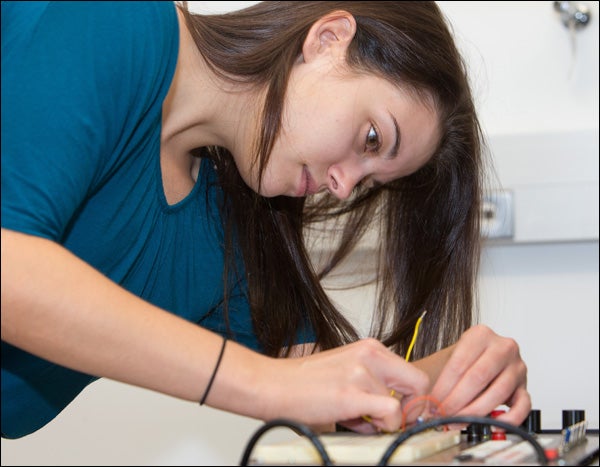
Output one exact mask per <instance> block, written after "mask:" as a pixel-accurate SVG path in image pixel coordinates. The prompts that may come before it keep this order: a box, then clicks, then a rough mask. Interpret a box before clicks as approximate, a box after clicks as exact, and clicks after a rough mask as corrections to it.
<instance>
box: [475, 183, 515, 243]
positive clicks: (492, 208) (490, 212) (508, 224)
mask: <svg viewBox="0 0 600 467" xmlns="http://www.w3.org/2000/svg"><path fill="white" fill-rule="evenodd" d="M481 236H482V237H483V238H484V239H490V240H491V239H510V238H513V236H514V205H513V193H512V191H509V190H494V191H488V192H487V193H486V194H485V195H484V197H483V205H482V216H481Z"/></svg>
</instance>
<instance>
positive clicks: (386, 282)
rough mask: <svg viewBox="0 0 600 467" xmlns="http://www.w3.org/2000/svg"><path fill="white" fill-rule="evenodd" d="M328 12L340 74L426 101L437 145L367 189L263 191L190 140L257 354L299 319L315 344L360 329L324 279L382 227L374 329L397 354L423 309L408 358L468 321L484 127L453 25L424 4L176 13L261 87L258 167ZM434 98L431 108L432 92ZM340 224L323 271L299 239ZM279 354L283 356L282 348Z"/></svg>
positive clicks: (335, 341)
mask: <svg viewBox="0 0 600 467" xmlns="http://www.w3.org/2000/svg"><path fill="white" fill-rule="evenodd" d="M335 10H345V11H348V12H349V13H351V14H352V15H353V16H354V18H355V19H356V25H357V26H356V34H355V36H354V38H353V40H352V42H351V43H350V45H349V47H348V51H347V63H348V65H349V66H350V69H351V70H353V71H356V72H360V73H365V72H366V73H373V74H376V75H378V76H381V77H384V78H385V79H387V80H388V81H390V82H391V83H393V84H395V85H397V86H398V87H401V88H402V89H405V90H409V91H411V92H414V93H415V94H416V95H417V96H420V97H421V99H422V101H423V102H424V103H428V104H429V105H434V107H435V110H436V111H437V114H438V116H439V121H440V128H441V135H442V136H441V141H440V143H439V146H438V148H437V150H436V151H435V154H434V155H433V157H432V158H431V160H430V161H429V162H428V163H427V164H426V165H425V166H424V167H423V168H421V169H420V170H418V171H417V172H416V173H414V174H412V175H410V176H407V177H404V178H402V179H399V180H396V181H394V182H391V183H388V184H386V185H384V186H381V187H377V188H365V187H362V186H358V187H356V189H355V190H354V192H353V196H352V197H351V198H350V199H349V200H346V201H343V202H342V201H339V200H336V199H335V198H333V197H332V196H319V197H314V198H313V199H309V200H304V199H300V198H288V197H275V198H264V197H261V196H259V195H258V194H256V193H255V192H254V191H253V190H251V189H250V188H248V187H247V186H246V185H245V184H244V182H243V180H242V179H241V177H240V175H239V173H238V171H237V170H236V167H235V164H234V163H233V158H232V157H231V154H229V153H228V152H227V151H226V150H224V149H223V148H217V147H212V148H200V149H199V150H198V154H199V155H200V156H204V157H210V158H212V159H213V161H214V162H215V164H216V166H217V168H218V173H219V179H220V183H221V185H222V188H223V192H224V193H225V195H226V203H224V205H223V219H224V222H225V232H226V233H227V238H228V239H227V242H226V255H227V257H228V258H230V259H229V260H228V261H227V265H228V267H227V268H226V270H225V277H230V274H231V271H232V270H235V261H234V259H233V257H234V252H235V250H236V248H238V247H239V248H240V251H241V254H242V256H243V259H244V272H245V279H246V280H247V282H248V292H249V299H250V305H251V309H252V317H253V323H254V330H255V332H256V334H257V336H258V339H259V341H260V342H261V344H262V345H263V346H264V351H265V352H266V353H268V354H270V355H278V354H280V353H281V352H282V349H284V348H285V347H286V346H288V345H290V344H292V343H293V342H294V339H295V337H296V336H299V335H300V334H301V333H302V332H303V328H302V325H303V323H305V322H308V323H309V324H310V325H311V326H312V328H313V330H314V333H315V336H316V344H317V345H318V346H319V347H320V348H322V349H327V348H331V347H335V346H338V345H340V344H343V343H346V342H350V341H352V340H355V339H357V338H358V333H357V332H356V330H355V329H354V327H353V326H352V325H351V323H349V322H348V321H347V320H346V319H345V318H344V316H343V314H341V313H340V312H339V311H338V310H337V309H336V307H335V306H334V305H333V304H332V303H331V302H330V300H329V298H328V296H327V294H326V293H325V292H324V291H323V288H322V287H321V281H322V279H323V278H324V277H325V276H326V275H327V274H328V273H329V272H331V271H332V270H333V269H334V268H335V267H336V265H338V264H339V263H340V262H341V261H342V260H343V259H344V258H346V257H347V255H348V254H349V253H350V252H351V251H352V249H353V247H354V246H355V245H356V241H357V239H358V238H360V235H361V234H362V233H364V232H365V231H366V230H367V227H368V226H369V225H371V224H373V222H374V220H376V222H378V223H379V232H380V236H379V239H380V242H379V263H378V266H377V277H376V281H377V290H378V305H377V306H376V314H375V318H374V320H373V324H374V326H373V328H372V329H371V335H373V336H376V337H378V338H380V339H381V340H382V341H384V343H385V344H386V345H389V346H391V347H392V348H393V349H394V350H395V351H397V352H398V353H402V352H405V351H406V349H407V347H408V344H409V342H410V340H411V336H412V332H413V329H414V326H415V323H416V321H417V319H418V317H419V316H420V315H421V313H422V311H423V310H427V318H426V321H424V325H423V326H422V327H421V331H420V338H419V342H418V344H417V346H416V347H415V349H414V355H415V356H416V357H421V356H424V355H427V354H429V353H431V352H433V351H435V350H438V349H439V348H441V347H443V346H446V345H449V344H451V343H452V342H454V341H455V340H456V339H457V338H458V337H459V335H460V334H461V333H462V332H463V331H464V330H465V329H466V328H467V327H469V326H470V325H471V324H472V322H473V319H474V317H475V315H474V310H475V305H476V293H475V291H476V277H477V271H478V265H479V249H480V230H479V213H480V199H481V192H482V183H483V162H482V141H483V139H482V137H481V129H480V126H479V122H478V119H477V115H476V112H475V107H474V103H473V99H472V95H471V91H470V87H469V82H468V77H467V73H466V68H465V65H464V63H463V61H462V57H461V56H460V54H459V52H458V50H457V48H456V46H455V43H454V40H453V37H452V33H451V29H450V26H449V24H448V22H447V21H446V19H445V18H444V16H443V14H442V13H441V11H440V10H439V8H438V6H437V5H436V4H435V2H404V1H402V2H387V1H383V2H378V1H364V2H336V1H329V2H320V1H316V2H272V1H269V2H261V3H258V4H256V5H253V6H251V7H249V8H246V9H243V10H239V11H234V12H230V13H226V14H219V15H196V14H192V13H190V12H189V11H187V9H185V8H183V11H184V13H185V17H186V21H187V25H188V28H189V29H190V32H191V34H192V36H193V38H194V40H195V42H196V45H197V47H198V49H199V50H200V52H201V54H202V56H203V57H204V59H205V60H206V61H207V63H208V64H209V66H210V67H211V68H212V70H213V71H214V72H215V73H217V74H218V75H219V76H221V77H222V78H224V79H228V80H232V81H235V82H239V83H247V84H248V85H251V86H256V87H257V89H262V90H265V91H266V99H265V104H264V110H263V117H262V118H263V121H262V129H261V134H260V135H259V139H258V144H257V148H256V162H257V163H258V164H259V165H258V167H259V171H260V173H261V174H262V170H263V169H264V167H265V164H266V162H267V161H268V158H269V154H270V151H271V148H272V147H273V144H274V141H275V139H276V137H277V135H278V133H279V131H280V126H281V116H282V113H283V104H284V98H285V93H286V88H287V82H288V78H289V75H290V71H291V69H292V66H293V64H294V62H295V60H296V59H297V57H298V56H299V54H300V53H301V50H302V45H303V42H304V39H305V38H306V36H307V33H308V31H309V29H310V27H311V25H312V24H313V23H314V22H315V21H316V20H318V19H319V18H321V17H322V16H324V15H326V14H327V13H330V12H332V11H335ZM428 97H432V98H433V104H431V102H430V99H428ZM332 216H333V217H335V218H337V219H341V220H343V229H342V230H343V232H342V234H341V236H339V237H338V240H339V242H338V244H337V248H336V250H335V251H334V252H333V254H331V255H330V257H329V258H328V259H327V261H326V262H325V263H324V264H323V265H322V268H321V270H319V271H316V270H315V269H314V263H313V262H311V258H310V256H309V254H308V252H307V248H306V245H305V231H306V229H307V226H309V225H311V224H312V223H314V222H321V221H323V220H325V219H328V218H331V217H332ZM283 352H284V353H285V350H284V351H283Z"/></svg>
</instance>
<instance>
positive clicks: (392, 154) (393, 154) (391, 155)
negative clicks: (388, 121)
mask: <svg viewBox="0 0 600 467" xmlns="http://www.w3.org/2000/svg"><path fill="white" fill-rule="evenodd" d="M390 117H392V122H394V128H395V129H396V141H394V145H393V146H392V147H391V149H390V151H389V152H388V153H387V154H386V155H385V158H386V159H393V158H395V157H396V156H397V155H398V148H399V147H400V128H399V127H398V122H397V121H396V118H395V117H394V115H393V114H392V113H391V112H390Z"/></svg>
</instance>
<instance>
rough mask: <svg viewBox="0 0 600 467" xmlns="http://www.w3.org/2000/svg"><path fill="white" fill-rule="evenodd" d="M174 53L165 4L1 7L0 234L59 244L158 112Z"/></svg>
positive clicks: (171, 9) (173, 24)
mask: <svg viewBox="0 0 600 467" xmlns="http://www.w3.org/2000/svg"><path fill="white" fill-rule="evenodd" d="M177 48H178V24H177V17H176V12H175V6H174V4H173V3H171V2H2V227H4V228H8V229H13V230H17V231H21V232H24V233H29V234H34V235H38V236H42V237H45V238H49V239H53V240H57V241H60V240H61V238H62V236H63V235H64V233H65V231H66V229H67V228H68V226H69V223H70V222H71V221H72V220H73V219H74V218H75V217H76V216H77V213H78V210H79V209H81V207H82V205H83V204H84V203H85V202H86V200H88V199H89V198H90V197H92V196H93V195H94V193H95V191H96V190H98V189H99V187H101V186H102V183H103V182H104V181H105V180H106V179H107V178H108V177H109V176H110V174H111V173H112V172H113V171H115V170H117V168H118V167H119V165H120V164H124V163H126V158H127V156H128V151H127V149H128V144H130V143H131V141H132V140H134V139H135V137H136V132H140V131H143V128H144V117H145V116H146V115H149V114H151V112H150V111H151V109H153V108H155V107H156V106H161V105H162V100H163V99H164V96H165V95H166V93H167V91H168V87H169V84H170V81H171V79H172V75H173V73H174V67H175V63H176V57H177ZM158 115H160V114H159V113H158Z"/></svg>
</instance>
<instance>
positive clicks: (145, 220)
mask: <svg viewBox="0 0 600 467" xmlns="http://www.w3.org/2000/svg"><path fill="white" fill-rule="evenodd" d="M178 47H179V29H178V22H177V17H176V11H175V5H174V4H173V3H171V2H121V1H119V2H2V227H3V228H6V229H11V230H15V231H19V232H23V233H27V234H31V235H36V236H39V237H44V238H47V239H51V240H53V241H56V242H58V243H60V244H62V245H64V246H65V247H66V248H67V249H68V250H70V251H72V252H73V253H75V254H76V255H77V256H79V257H80V258H82V259H83V260H85V261H86V262H88V263H89V264H90V265H92V266H93V267H95V268H96V269H98V270H99V271H101V272H102V273H103V274H105V275H106V276H107V277H109V278H111V279H112V280H113V281H115V282H116V283H118V284H120V285H121V286H123V287H124V288H125V289H127V290H129V291H131V292H133V293H135V294H136V295H138V296H140V297H142V298H144V299H146V300H147V301H149V302H151V303H153V304H155V305H157V306H160V307H162V308H164V309H166V310H168V311H171V312H173V313H175V314H177V315H179V316H182V317H184V318H186V319H188V320H190V321H192V322H196V323H199V324H200V325H202V326H204V327H207V328H209V329H212V330H214V331H216V332H219V333H224V332H225V327H224V320H223V316H222V307H221V305H222V300H223V283H222V272H223V250H222V243H223V232H222V227H221V222H220V217H219V212H218V209H217V201H218V199H219V194H220V191H219V189H218V187H217V186H216V185H215V184H214V183H212V182H213V181H215V182H216V175H215V173H214V171H213V169H212V166H211V164H210V163H209V162H208V161H203V163H202V166H201V173H200V175H199V177H198V182H197V183H196V185H195V187H194V188H193V190H192V192H191V193H190V194H189V195H188V196H187V197H186V198H185V199H183V200H182V201H180V202H179V203H177V204H175V205H168V204H167V202H166V199H165V196H164V191H163V185H162V179H161V172H160V163H159V155H160V132H161V111H162V102H163V99H164V98H165V96H166V94H167V92H168V89H169V86H170V83H171V80H172V77H173V74H174V70H175V65H176V60H177V53H178ZM9 273H10V272H9ZM65 279H66V278H65ZM238 285H239V284H238ZM69 286H70V287H77V283H76V282H72V283H70V284H69ZM235 292H236V293H235V294H234V297H233V298H232V300H231V301H230V304H229V306H230V328H231V331H232V332H233V335H231V336H230V337H231V338H233V339H235V340H237V341H239V342H240V343H242V344H244V345H246V346H248V347H250V348H253V349H256V350H259V351H260V350H261V348H260V345H259V343H258V341H257V339H256V336H255V334H254V332H253V329H252V323H251V318H250V311H249V305H248V301H247V294H246V286H245V283H243V282H242V283H241V285H239V287H237V288H236V289H235ZM148 364H152V363H151V362H148ZM95 379H96V378H95V377H92V376H90V375H86V374H82V373H79V372H75V371H72V370H69V369H67V368H64V367H61V366H58V365H55V364H52V363H50V362H48V361H46V360H43V359H40V358H37V357H35V356H33V355H31V354H29V353H26V352H23V351H21V350H19V349H17V348H15V347H13V346H11V345H9V344H7V343H5V342H2V435H3V436H4V437H8V438H16V437H20V436H24V435H26V434H29V433H31V432H33V431H35V430H37V429H39V428H40V427H42V426H44V425H45V424H46V423H48V422H49V421H50V420H52V419H53V418H54V417H55V416H56V415H57V414H58V413H59V412H60V411H61V410H62V409H63V408H64V407H65V406H66V405H67V404H69V403H70V402H71V401H72V400H73V398H74V397H76V396H77V394H79V393H80V392H81V391H82V390H83V389H84V388H85V386H87V385H88V384H89V383H91V382H92V381H94V380H95Z"/></svg>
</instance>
